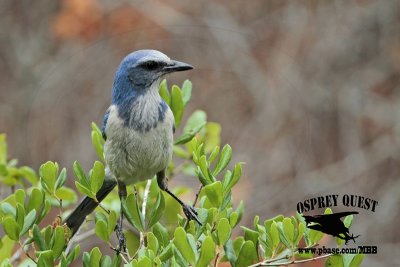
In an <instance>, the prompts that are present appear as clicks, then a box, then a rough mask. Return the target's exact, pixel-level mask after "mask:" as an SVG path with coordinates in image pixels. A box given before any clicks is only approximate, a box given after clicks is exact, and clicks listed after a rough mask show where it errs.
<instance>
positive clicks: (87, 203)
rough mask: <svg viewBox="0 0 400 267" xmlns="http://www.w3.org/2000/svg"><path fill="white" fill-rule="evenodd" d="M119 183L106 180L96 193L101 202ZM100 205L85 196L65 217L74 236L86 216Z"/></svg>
mask: <svg viewBox="0 0 400 267" xmlns="http://www.w3.org/2000/svg"><path fill="white" fill-rule="evenodd" d="M116 185H117V182H116V181H115V180H113V179H106V180H104V183H103V186H102V187H101V188H100V190H99V192H97V194H96V198H97V200H98V201H99V202H101V201H102V200H103V199H104V198H105V197H106V196H107V195H108V194H109V193H110V192H111V191H112V190H113V189H114V187H115V186H116ZM97 206H98V203H96V201H94V200H93V199H92V198H90V197H85V198H84V199H83V200H82V201H81V203H80V204H79V205H78V207H76V208H75V210H74V211H73V212H72V213H71V214H70V215H69V216H68V217H67V218H66V219H65V221H64V222H65V224H66V225H67V226H68V228H69V229H71V231H72V236H73V235H74V234H75V233H76V231H78V229H79V227H80V226H81V224H82V223H83V222H84V220H85V218H86V216H88V215H89V214H90V213H92V212H93V210H94V209H95V208H96V207H97Z"/></svg>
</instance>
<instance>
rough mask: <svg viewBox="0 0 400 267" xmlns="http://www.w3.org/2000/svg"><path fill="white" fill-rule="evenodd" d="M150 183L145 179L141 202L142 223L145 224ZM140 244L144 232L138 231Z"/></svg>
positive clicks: (142, 240) (142, 241)
mask: <svg viewBox="0 0 400 267" xmlns="http://www.w3.org/2000/svg"><path fill="white" fill-rule="evenodd" d="M150 185H151V180H147V184H146V188H145V189H144V194H143V203H142V214H143V224H144V225H146V206H147V199H148V198H149V193H150ZM139 240H140V246H142V244H144V233H143V232H140V238H139Z"/></svg>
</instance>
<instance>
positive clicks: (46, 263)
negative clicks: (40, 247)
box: [37, 250, 54, 267]
mask: <svg viewBox="0 0 400 267" xmlns="http://www.w3.org/2000/svg"><path fill="white" fill-rule="evenodd" d="M53 262H54V258H53V251H51V250H45V251H41V252H39V257H38V265H37V266H38V267H53V266H54V264H53Z"/></svg>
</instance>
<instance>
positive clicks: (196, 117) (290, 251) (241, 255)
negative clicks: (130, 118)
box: [0, 81, 362, 267]
mask: <svg viewBox="0 0 400 267" xmlns="http://www.w3.org/2000/svg"><path fill="white" fill-rule="evenodd" d="M191 90H192V84H191V82H189V81H185V82H184V83H183V86H182V88H179V87H178V86H176V85H174V86H172V89H171V90H169V89H168V86H167V83H166V81H163V82H162V84H161V86H160V94H161V96H162V97H163V99H164V100H165V101H166V103H167V104H168V105H170V107H171V109H172V111H173V113H174V115H175V123H176V126H177V127H179V126H180V125H181V123H182V118H183V113H184V110H185V106H186V105H187V103H188V101H189V100H190V97H191ZM181 128H182V130H181V135H180V136H179V137H178V138H176V140H175V145H174V159H173V161H172V162H171V163H170V166H169V168H168V170H167V176H168V177H169V178H170V179H173V177H175V176H176V175H186V176H188V177H192V178H193V179H196V178H197V180H198V182H199V185H200V188H199V190H198V191H197V192H196V197H195V199H194V201H193V203H192V204H193V205H194V206H196V208H197V212H198V218H199V220H200V221H201V223H202V224H201V225H199V224H197V223H195V222H194V221H187V219H186V218H185V217H183V216H182V215H181V207H180V205H179V204H178V203H176V201H175V200H174V199H172V198H171V197H170V196H169V195H167V194H165V193H164V192H162V191H160V189H159V188H158V186H157V182H156V181H155V179H153V180H150V181H148V182H142V183H138V184H136V185H135V186H131V187H130V189H129V191H128V192H129V194H128V197H127V199H126V202H125V205H124V213H125V214H126V218H127V223H126V224H125V226H124V228H125V230H126V232H125V235H126V237H127V247H128V251H127V253H121V254H118V253H114V252H113V250H116V249H115V246H116V244H117V241H116V239H115V237H113V232H114V229H115V226H116V223H117V218H118V216H119V213H120V210H119V199H118V197H117V194H116V193H115V192H113V193H111V194H110V195H109V196H108V197H107V198H106V199H105V200H104V201H103V202H102V203H101V205H100V206H99V207H98V208H97V209H96V212H95V214H92V215H91V216H88V218H87V221H88V222H89V223H85V224H84V225H83V226H82V227H81V230H80V231H79V232H78V233H77V234H76V235H75V236H74V237H73V238H72V239H70V231H69V229H68V227H66V225H64V224H63V222H62V218H65V217H66V216H65V215H67V213H69V212H70V211H71V209H73V208H74V205H73V204H75V203H76V202H77V193H76V190H77V191H79V192H80V193H81V194H83V195H85V196H89V197H91V198H93V199H96V193H97V191H98V190H99V189H100V187H101V185H102V183H103V181H104V177H105V173H104V157H103V145H104V140H103V138H102V135H101V132H100V130H99V128H98V127H97V125H96V124H94V123H93V124H92V135H91V136H92V142H93V146H94V149H95V151H96V153H97V155H98V158H99V160H98V161H96V162H95V163H94V164H93V168H92V169H91V170H90V171H89V172H85V171H84V170H83V168H82V166H81V165H80V164H79V163H78V162H75V163H74V165H73V171H74V174H75V177H76V181H75V187H76V190H74V189H73V188H70V187H68V186H67V185H66V181H67V177H69V179H70V180H72V179H73V178H72V177H71V175H68V174H67V171H66V169H65V168H63V169H61V170H60V167H59V165H58V164H57V163H55V162H51V161H49V162H46V163H44V164H43V165H41V167H40V168H39V175H37V174H36V172H35V171H34V170H32V169H31V168H29V167H26V166H23V167H17V160H15V159H12V160H8V159H7V144H6V138H5V136H4V135H0V179H1V180H0V182H1V186H2V188H3V190H4V188H8V189H9V190H10V191H11V192H12V193H11V194H10V195H9V196H7V197H6V198H5V199H3V200H2V201H1V202H0V222H1V224H2V227H3V230H4V232H5V234H6V235H4V236H3V237H2V238H1V242H0V266H1V267H5V266H12V265H13V264H14V265H15V264H17V263H18V264H19V265H20V266H28V265H30V266H31V265H32V264H33V263H37V265H38V266H61V267H65V266H69V265H70V264H71V263H72V262H73V261H75V260H76V259H77V258H78V257H80V255H81V251H80V246H79V244H78V243H83V242H87V241H88V238H89V237H92V236H94V235H96V236H97V237H98V238H99V239H100V240H102V241H103V242H104V243H105V244H106V245H107V246H108V247H110V249H104V248H103V249H102V251H101V250H100V249H99V248H98V247H95V248H93V249H92V250H91V251H90V252H89V251H85V252H83V254H82V261H83V265H84V266H120V265H122V264H126V265H127V266H141V267H142V266H144V267H146V266H188V265H190V266H196V267H205V266H209V265H211V266H216V265H218V263H220V262H229V263H230V264H231V265H232V266H236V267H242V266H249V265H252V264H253V266H278V265H287V264H292V263H297V262H307V261H311V260H317V259H319V258H325V257H328V256H330V255H326V256H322V257H316V258H314V255H312V254H301V255H300V254H299V253H298V252H297V251H298V247H299V246H302V247H314V246H316V244H317V243H318V242H319V240H320V239H321V238H322V237H323V234H322V233H320V232H317V231H314V230H310V229H307V228H306V225H305V222H304V220H303V218H302V217H301V216H299V214H298V215H297V216H296V217H284V216H282V215H279V216H276V217H274V218H272V219H268V220H265V221H264V222H261V221H260V219H259V217H258V216H256V217H255V218H254V220H253V225H252V227H251V228H248V227H244V226H241V227H240V228H241V231H240V232H241V233H242V235H237V234H233V232H234V230H235V229H237V228H239V224H240V221H241V219H242V218H243V212H244V203H243V202H242V201H241V202H240V203H239V204H238V205H236V206H235V205H234V204H233V202H232V200H233V196H232V188H233V187H234V186H235V185H236V184H237V183H238V181H239V179H240V178H241V175H242V166H243V163H241V162H239V163H235V164H232V163H231V159H232V148H231V147H230V146H229V145H228V144H226V145H224V146H223V147H222V149H221V148H220V145H221V144H220V143H221V140H220V132H221V126H220V125H219V124H218V123H215V122H208V121H207V116H206V113H205V112H204V111H201V110H196V111H194V112H193V113H192V114H191V115H190V116H189V118H188V119H187V121H186V123H185V125H184V126H183V127H181ZM17 188H18V189H17ZM187 192H188V188H186V187H178V188H175V190H174V193H175V194H177V195H180V196H182V195H184V194H186V193H187ZM327 212H329V210H328V211H327ZM54 214H58V215H57V216H56V217H55V218H53V217H54ZM49 220H50V221H52V222H51V223H50V224H49ZM346 220H347V223H348V224H350V223H351V220H352V217H349V218H347V219H346ZM91 221H92V222H91ZM93 221H94V227H93ZM88 225H91V227H88ZM236 232H239V231H236ZM236 232H235V233H236ZM234 236H236V237H234ZM338 242H340V241H338ZM338 245H341V244H339V243H338ZM103 253H104V254H103ZM106 254H108V255H106ZM109 255H113V256H112V257H111V256H109ZM361 260H362V255H356V256H354V255H346V256H337V255H335V256H331V257H329V258H327V261H326V264H327V265H331V266H358V265H359V264H360V262H361Z"/></svg>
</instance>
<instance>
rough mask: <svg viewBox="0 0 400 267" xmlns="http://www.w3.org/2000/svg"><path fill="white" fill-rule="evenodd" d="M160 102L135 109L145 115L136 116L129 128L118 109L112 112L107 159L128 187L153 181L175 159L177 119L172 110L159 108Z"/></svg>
mask: <svg viewBox="0 0 400 267" xmlns="http://www.w3.org/2000/svg"><path fill="white" fill-rule="evenodd" d="M157 95H158V93H157ZM158 97H159V96H158ZM160 100H161V99H160V98H159V99H158V101H157V102H153V103H151V102H150V103H149V102H147V103H145V102H143V103H140V104H139V105H137V106H135V107H134V108H133V109H132V110H133V111H134V110H135V111H138V110H139V107H140V108H141V109H140V110H141V111H142V112H140V113H135V114H134V113H133V112H132V113H131V117H130V120H129V123H128V125H127V123H126V121H125V120H123V119H122V118H120V117H119V116H118V109H117V107H116V106H111V108H110V115H109V119H108V123H107V127H106V134H107V141H106V144H105V148H104V155H105V159H106V162H107V165H108V166H109V168H110V170H111V172H112V173H113V174H114V175H115V176H116V177H117V179H121V180H123V181H124V182H125V183H127V184H132V183H136V182H138V181H141V180H146V179H151V178H152V177H153V176H154V175H155V174H156V173H157V172H159V171H161V170H163V169H165V168H166V167H167V166H168V163H169V161H170V158H171V156H172V144H173V133H172V128H173V123H174V117H173V114H172V112H171V110H170V109H169V107H168V106H166V105H165V107H162V108H159V103H160V102H159V101H160ZM155 103H158V105H155ZM151 104H153V105H151ZM162 109H164V110H162ZM161 111H163V112H162V114H160V113H161ZM146 115H147V116H146ZM145 117H147V119H143V118H145Z"/></svg>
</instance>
